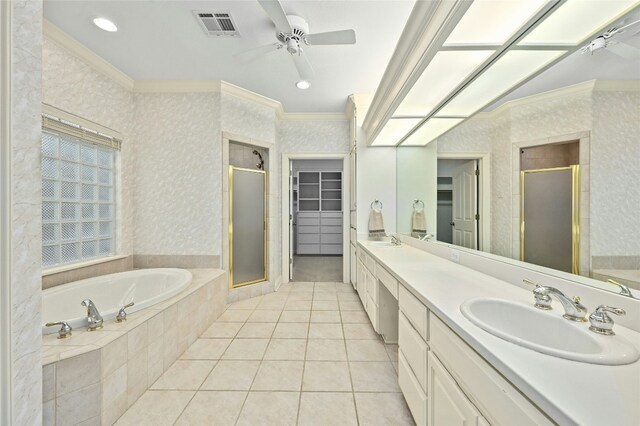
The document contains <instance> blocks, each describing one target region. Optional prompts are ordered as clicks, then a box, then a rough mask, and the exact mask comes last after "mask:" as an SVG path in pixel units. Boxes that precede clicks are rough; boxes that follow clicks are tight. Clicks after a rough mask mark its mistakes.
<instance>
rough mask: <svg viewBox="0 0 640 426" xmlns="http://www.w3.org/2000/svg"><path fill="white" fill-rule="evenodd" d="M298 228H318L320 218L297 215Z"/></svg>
mask: <svg viewBox="0 0 640 426" xmlns="http://www.w3.org/2000/svg"><path fill="white" fill-rule="evenodd" d="M297 223H298V226H318V225H320V218H317V217H300V214H299V213H298V222H297Z"/></svg>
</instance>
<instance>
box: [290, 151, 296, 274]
mask: <svg viewBox="0 0 640 426" xmlns="http://www.w3.org/2000/svg"><path fill="white" fill-rule="evenodd" d="M295 231H296V230H295V229H294V227H293V162H292V161H289V281H291V280H292V279H293V233H294V232H295Z"/></svg>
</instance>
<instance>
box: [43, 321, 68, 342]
mask: <svg viewBox="0 0 640 426" xmlns="http://www.w3.org/2000/svg"><path fill="white" fill-rule="evenodd" d="M54 325H61V326H62V327H60V330H58V339H66V338H67V337H69V336H71V330H72V328H71V326H70V325H69V324H68V323H67V322H66V321H56V322H48V323H46V324H45V327H53V326H54Z"/></svg>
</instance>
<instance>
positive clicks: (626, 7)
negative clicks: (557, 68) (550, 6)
mask: <svg viewBox="0 0 640 426" xmlns="http://www.w3.org/2000/svg"><path fill="white" fill-rule="evenodd" d="M638 5H640V2H639V1H638V0H589V1H585V0H568V1H567V2H566V3H565V4H563V5H562V6H560V7H559V8H558V10H556V11H555V12H553V13H552V14H551V16H549V17H548V18H547V19H545V20H544V22H542V23H541V24H540V25H538V26H537V27H536V28H535V29H534V30H533V31H531V32H530V33H529V34H528V35H527V36H526V37H525V38H524V39H523V40H522V42H521V43H520V44H522V45H551V46H553V45H559V44H565V45H567V44H569V45H574V46H575V45H577V44H578V43H581V42H582V41H584V40H585V38H587V37H589V35H590V34H591V33H592V32H593V31H595V30H596V29H598V28H601V27H603V26H604V25H606V24H607V23H609V22H612V21H615V20H617V19H619V18H621V17H622V15H624V14H625V13H627V12H629V11H630V10H631V9H632V8H633V7H635V6H638Z"/></svg>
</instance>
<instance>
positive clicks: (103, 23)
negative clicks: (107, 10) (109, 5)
mask: <svg viewBox="0 0 640 426" xmlns="http://www.w3.org/2000/svg"><path fill="white" fill-rule="evenodd" d="M93 23H94V24H95V25H96V27H98V28H100V29H101V30H104V31H107V32H110V33H115V32H116V31H118V27H117V25H116V24H114V23H113V22H112V21H110V20H108V19H107V18H95V19H94V20H93Z"/></svg>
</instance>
